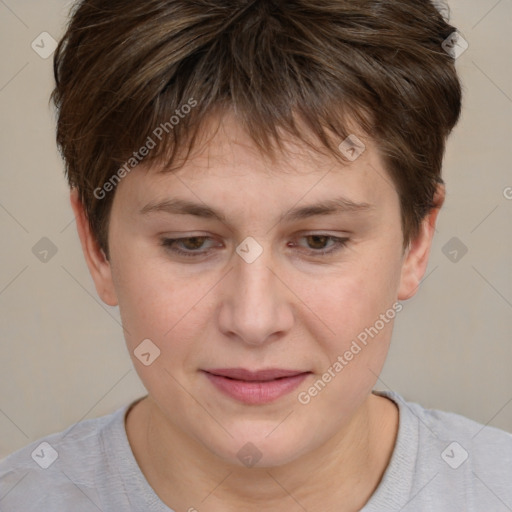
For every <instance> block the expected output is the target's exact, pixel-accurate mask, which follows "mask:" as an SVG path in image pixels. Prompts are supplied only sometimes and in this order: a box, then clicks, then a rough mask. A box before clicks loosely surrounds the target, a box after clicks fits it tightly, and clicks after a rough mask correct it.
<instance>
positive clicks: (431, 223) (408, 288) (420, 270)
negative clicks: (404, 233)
mask: <svg viewBox="0 0 512 512" xmlns="http://www.w3.org/2000/svg"><path fill="white" fill-rule="evenodd" d="M444 199H445V187H444V185H442V184H440V185H438V187H437V191H436V194H435V196H434V205H435V206H434V208H432V210H430V212H429V213H428V214H427V215H426V216H425V218H424V219H423V221H422V223H421V227H420V230H419V233H418V235H417V236H416V237H415V238H414V239H413V240H411V242H410V244H409V247H408V249H407V251H406V254H405V256H404V261H403V263H402V273H401V276H400V286H399V289H398V299H399V300H407V299H410V298H411V297H413V296H414V295H415V294H416V292H417V290H418V288H419V285H420V282H421V280H422V279H423V276H424V275H425V271H426V269H427V265H428V258H429V255H430V249H431V247H432V240H433V238H434V232H435V228H436V222H437V217H438V214H439V211H440V209H441V207H442V205H443V203H444Z"/></svg>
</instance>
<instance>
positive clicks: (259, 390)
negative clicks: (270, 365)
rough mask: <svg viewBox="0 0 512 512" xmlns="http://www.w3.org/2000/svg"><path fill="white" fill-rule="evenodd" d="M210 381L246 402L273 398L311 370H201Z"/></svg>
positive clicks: (257, 403) (254, 402)
mask: <svg viewBox="0 0 512 512" xmlns="http://www.w3.org/2000/svg"><path fill="white" fill-rule="evenodd" d="M203 372H204V374H205V375H206V377H207V378H208V379H209V381H210V382H211V383H212V384H213V385H214V386H215V387H216V388H217V389H218V390H219V391H221V392H223V393H224V394H226V395H228V396H230V397H231V398H234V399H235V400H238V401H239V402H242V403H244V404H249V405H259V404H266V403H269V402H273V401H275V400H277V399H278V398H280V397H282V396H284V395H286V394H288V393H290V392H291V391H293V390H294V389H295V388H296V387H297V386H299V384H300V383H301V382H302V381H303V380H304V379H305V378H306V377H307V376H308V375H309V374H310V373H311V372H309V371H308V372H304V371H301V370H284V369H268V370H258V371H251V370H246V369H245V368H220V369H211V370H203Z"/></svg>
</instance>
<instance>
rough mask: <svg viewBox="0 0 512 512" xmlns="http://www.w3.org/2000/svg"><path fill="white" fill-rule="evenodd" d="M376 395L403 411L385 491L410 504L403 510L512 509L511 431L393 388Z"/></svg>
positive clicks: (401, 501) (403, 502)
mask: <svg viewBox="0 0 512 512" xmlns="http://www.w3.org/2000/svg"><path fill="white" fill-rule="evenodd" d="M377 394H379V395H383V396H387V397H388V398H390V399H391V400H393V401H394V402H395V403H396V404H397V405H398V408H399V411H400V422H399V431H398V437H397V441H396V446H395V450H394V454H393V456H392V460H391V462H390V467H389V468H388V471H387V473H388V474H387V478H385V487H386V489H383V491H385V492H386V493H389V496H393V498H394V499H396V500H397V501H400V503H401V504H402V505H404V504H405V503H408V507H409V508H407V507H405V508H404V512H405V511H406V510H407V511H408V510H424V509H425V507H427V505H428V506H435V507H436V510H439V511H444V510H468V511H479V510H493V511H496V512H497V511H501V510H503V511H507V510H508V511H510V510H512V434H510V433H509V432H506V431H504V430H501V429H498V428H495V427H491V426H489V425H484V424H482V423H478V422H477V421H474V420H472V419H470V418H467V417H465V416H462V415H460V414H456V413H452V412H446V411H441V410H437V409H428V408H425V407H423V406H422V405H420V404H418V403H415V402H408V401H406V400H404V399H403V398H402V397H401V396H400V395H399V394H397V393H394V392H390V391H386V392H380V391H379V392H377ZM391 488H395V490H392V489H391ZM396 488H400V489H401V490H402V492H401V493H400V495H398V494H397V492H396ZM387 495H388V494H386V496H387ZM411 507H412V508H411ZM427 508H428V507H427ZM370 510H371V509H370Z"/></svg>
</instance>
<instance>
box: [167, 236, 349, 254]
mask: <svg viewBox="0 0 512 512" xmlns="http://www.w3.org/2000/svg"><path fill="white" fill-rule="evenodd" d="M309 237H320V238H322V237H323V238H326V239H328V240H333V241H334V245H333V248H331V249H327V250H326V249H320V250H316V251H315V250H311V251H307V252H309V256H325V255H331V254H334V253H335V252H338V251H340V250H341V249H343V248H344V247H345V246H346V245H347V242H348V240H349V239H348V238H339V237H336V236H332V235H327V234H323V233H319V234H314V235H305V236H303V237H301V238H309ZM196 238H198V239H204V240H211V238H210V237H208V236H189V237H185V238H162V240H161V244H162V246H164V247H165V248H166V249H167V250H168V251H170V252H173V253H175V254H178V255H179V256H185V257H188V258H193V257H197V256H204V255H207V254H209V252H210V251H211V250H208V251H202V252H200V251H190V250H189V251H183V250H181V249H176V247H175V245H176V243H178V242H182V241H183V240H193V239H196Z"/></svg>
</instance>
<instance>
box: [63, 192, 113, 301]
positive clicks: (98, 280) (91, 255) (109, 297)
mask: <svg viewBox="0 0 512 512" xmlns="http://www.w3.org/2000/svg"><path fill="white" fill-rule="evenodd" d="M70 202H71V207H72V208H73V212H74V214H75V220H76V228H77V231H78V236H79V238H80V243H81V245H82V251H83V253H84V257H85V261H86V263H87V266H88V268H89V272H90V273H91V277H92V278H93V281H94V284H95V286H96V291H97V292H98V295H99V297H100V298H101V300H102V301H103V302H104V303H105V304H108V305H109V306H117V304H118V301H117V296H116V292H115V287H114V282H113V279H112V268H111V264H110V262H109V261H108V259H107V257H106V255H105V252H104V251H103V249H102V248H101V247H100V246H99V244H98V242H97V240H96V237H95V236H94V234H93V233H92V231H91V226H90V224H89V220H88V219H87V215H86V212H85V210H84V208H83V205H82V202H81V201H80V198H79V196H78V190H77V189H76V188H73V189H72V190H71V194H70Z"/></svg>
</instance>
